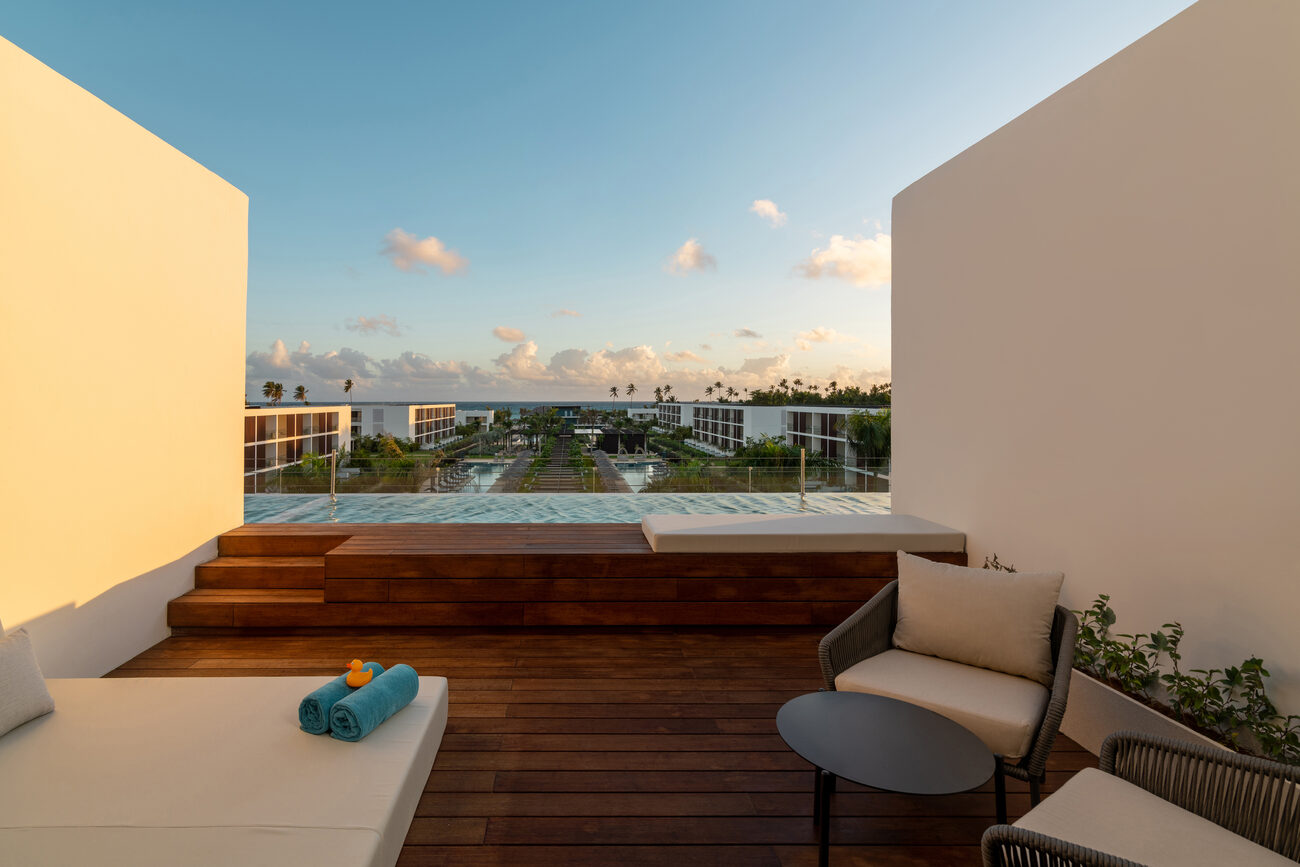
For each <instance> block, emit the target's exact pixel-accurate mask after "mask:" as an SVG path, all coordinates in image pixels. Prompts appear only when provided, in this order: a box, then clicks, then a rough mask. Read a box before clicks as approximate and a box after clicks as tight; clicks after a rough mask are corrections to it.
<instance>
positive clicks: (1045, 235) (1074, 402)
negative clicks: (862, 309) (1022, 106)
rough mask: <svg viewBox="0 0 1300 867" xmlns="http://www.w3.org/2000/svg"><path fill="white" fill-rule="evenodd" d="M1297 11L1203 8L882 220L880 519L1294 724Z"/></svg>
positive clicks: (1265, 3) (1298, 665)
mask: <svg viewBox="0 0 1300 867" xmlns="http://www.w3.org/2000/svg"><path fill="white" fill-rule="evenodd" d="M1297 45H1300V3H1296V2H1294V0H1203V2H1201V3H1199V4H1197V5H1195V6H1193V7H1191V8H1190V9H1188V10H1187V11H1186V12H1184V13H1182V14H1180V15H1179V16H1177V17H1176V18H1174V19H1173V20H1171V21H1170V22H1168V23H1166V24H1165V25H1163V26H1162V27H1160V28H1159V29H1157V30H1156V31H1154V32H1152V33H1151V34H1149V35H1148V36H1146V37H1145V38H1143V39H1141V40H1140V41H1138V42H1137V43H1135V44H1133V45H1132V46H1130V47H1129V48H1127V49H1126V50H1124V51H1123V52H1121V53H1120V54H1118V55H1116V56H1115V57H1113V58H1111V59H1109V60H1107V61H1106V62H1105V63H1103V64H1101V65H1100V66H1098V67H1097V68H1095V69H1093V70H1092V71H1091V72H1089V73H1088V74H1086V75H1084V76H1083V77H1082V78H1080V79H1078V80H1077V81H1075V82H1073V83H1072V84H1070V85H1069V86H1067V87H1065V88H1064V89H1062V90H1061V91H1059V92H1058V93H1056V94H1054V95H1052V96H1051V97H1049V98H1048V99H1046V100H1045V101H1043V102H1042V103H1040V104H1039V105H1037V106H1035V107H1033V108H1032V109H1030V110H1029V111H1027V112H1026V113H1025V114H1023V115H1021V116H1020V117H1018V118H1017V119H1016V120H1014V121H1012V122H1011V123H1009V124H1007V125H1006V126H1005V127H1003V128H1001V129H999V130H997V131H996V132H994V133H993V134H992V135H990V136H988V137H987V138H985V139H984V140H982V141H980V142H979V143H978V144H976V145H974V146H973V147H971V148H970V149H969V150H967V151H965V152H963V153H962V154H960V155H959V156H957V157H955V158H954V159H952V160H951V161H949V162H947V163H945V164H944V165H942V166H940V167H939V168H937V169H935V170H934V171H933V172H931V173H930V174H928V175H926V176H925V177H924V178H922V179H921V180H919V181H917V182H916V183H915V184H913V185H912V186H910V187H908V188H907V189H906V190H904V191H903V192H902V193H900V194H899V195H898V196H897V197H896V198H895V200H894V211H893V229H894V248H893V253H894V272H893V317H894V324H893V346H894V359H893V386H894V414H893V424H894V437H893V442H894V471H893V483H894V493H893V501H894V508H895V509H896V510H897V511H899V512H908V513H914V514H917V515H922V516H924V517H926V518H929V519H931V520H935V521H939V522H941V523H943V524H948V525H951V526H953V527H957V528H959V529H961V530H964V531H966V533H967V534H968V539H969V543H970V549H971V552H972V556H971V559H972V561H973V562H974V563H979V562H981V560H982V558H983V555H984V554H986V553H987V552H990V551H996V552H997V553H998V554H999V555H1000V556H1001V557H1002V558H1003V559H1004V560H1010V561H1012V562H1014V563H1015V564H1016V565H1017V566H1018V567H1020V568H1022V569H1024V568H1059V569H1063V570H1064V571H1065V572H1066V575H1067V579H1066V585H1065V591H1064V593H1065V601H1066V602H1067V603H1068V604H1069V605H1071V606H1072V607H1075V608H1078V607H1082V606H1084V605H1086V604H1087V603H1088V602H1089V601H1090V600H1091V599H1093V598H1094V597H1095V596H1096V595H1097V594H1098V593H1109V594H1111V595H1112V597H1113V598H1112V604H1113V605H1114V606H1115V608H1116V609H1117V611H1118V613H1119V617H1120V620H1119V624H1118V628H1119V630H1120V631H1130V632H1131V631H1147V630H1149V629H1153V628H1159V627H1160V625H1161V624H1162V623H1164V622H1166V621H1169V620H1180V621H1182V623H1183V625H1184V626H1185V627H1186V629H1187V633H1188V639H1187V647H1186V650H1187V655H1188V659H1187V661H1186V663H1185V666H1188V667H1197V666H1205V665H1212V666H1215V667H1222V666H1223V665H1224V664H1235V663H1237V662H1239V661H1241V659H1242V658H1244V657H1245V656H1247V655H1248V654H1258V655H1261V656H1263V657H1264V659H1265V661H1266V662H1267V663H1268V667H1269V669H1270V670H1271V671H1272V674H1273V680H1274V689H1275V693H1276V697H1277V698H1278V699H1279V700H1280V704H1282V705H1283V706H1284V707H1285V708H1286V709H1288V710H1290V711H1291V712H1300V630H1298V629H1297V628H1296V622H1297V612H1300V336H1298V335H1297V332H1298V331H1300V257H1298V256H1297V255H1296V250H1297V249H1298V245H1300V241H1297V238H1300V162H1298V161H1297V160H1298V157H1297V155H1300V51H1297V50H1296V46H1297Z"/></svg>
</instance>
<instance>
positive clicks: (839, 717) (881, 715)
mask: <svg viewBox="0 0 1300 867" xmlns="http://www.w3.org/2000/svg"><path fill="white" fill-rule="evenodd" d="M776 727H777V730H778V731H779V732H780V733H781V737H782V738H783V739H784V740H785V742H786V744H787V745H788V746H789V747H790V749H792V750H794V751H795V752H796V753H798V754H799V755H800V756H802V757H804V758H805V759H807V760H808V761H810V762H812V763H813V764H814V765H816V766H817V767H819V768H824V769H825V770H828V771H830V772H831V773H832V774H834V775H835V776H837V777H843V778H844V779H846V780H851V781H853V782H855V783H861V784H862V785H864V786H872V787H873V788H877V789H885V790H886V791H890V792H903V793H906V794H912V795H945V794H951V793H953V792H965V791H967V790H969V789H974V788H975V787H977V786H980V785H983V784H984V783H985V782H987V781H988V779H989V777H991V776H993V754H992V753H991V752H989V748H988V747H986V746H985V745H984V742H983V741H981V740H980V739H979V738H977V737H976V736H975V735H974V734H972V733H971V732H970V731H969V730H968V729H966V728H963V727H962V726H960V725H958V724H957V723H955V722H953V721H952V720H950V719H948V718H947V717H943V716H940V715H939V714H937V713H935V712H934V711H931V710H926V709H925V708H923V707H917V706H916V705H914V704H908V703H907V702H904V701H898V700H897V699H893V698H885V697H884V696H879V695H867V694H865V693H860V692H814V693H810V694H809V695H801V696H799V697H798V698H796V699H791V700H790V701H788V702H786V703H785V705H783V706H782V708H781V710H779V711H778V712H777V714H776Z"/></svg>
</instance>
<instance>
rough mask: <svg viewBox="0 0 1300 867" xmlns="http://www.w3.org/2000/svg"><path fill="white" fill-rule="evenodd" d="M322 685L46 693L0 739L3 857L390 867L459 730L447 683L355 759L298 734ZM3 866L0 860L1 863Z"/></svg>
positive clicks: (325, 740) (428, 680)
mask: <svg viewBox="0 0 1300 867" xmlns="http://www.w3.org/2000/svg"><path fill="white" fill-rule="evenodd" d="M325 680H326V678H325V677H247V678H205V677H195V678H188V677H186V678H106V679H85V680H50V681H48V684H49V688H50V692H51V694H53V696H54V700H55V706H56V710H55V711H54V712H53V713H51V714H48V715H47V716H44V717H41V718H39V719H36V720H33V721H31V722H29V723H27V724H26V725H23V726H19V727H18V728H17V729H15V730H14V731H12V732H10V733H9V734H8V735H6V736H5V737H4V738H0V780H4V783H5V784H4V786H3V787H0V852H6V853H8V852H23V853H24V857H22V858H21V859H19V860H18V861H17V862H16V863H21V864H27V865H48V864H67V863H95V864H116V863H121V864H174V865H224V864H241V865H253V864H258V865H260V864H266V865H280V864H291V863H304V864H307V863H309V864H312V865H313V867H335V865H337V867H344V865H348V867H358V865H364V867H380V865H384V867H391V865H393V864H395V863H396V862H397V857H398V855H399V853H400V852H401V847H402V843H403V842H404V840H405V838H406V832H407V830H408V829H409V827H410V823H411V818H412V816H413V815H414V813H415V807H416V804H417V802H418V801H419V798H420V794H421V792H422V791H423V789H424V784H425V782H426V780H427V779H428V777H429V771H430V769H431V768H432V766H433V759H434V756H435V754H436V753H437V750H438V745H439V743H440V742H441V740H442V733H443V730H444V729H445V728H446V724H447V681H446V679H445V678H441V677H422V678H420V692H419V695H418V696H417V697H416V699H415V700H414V701H413V702H412V703H411V704H409V705H408V706H407V707H405V708H403V709H402V710H400V711H398V712H397V713H396V714H395V715H394V716H393V717H392V718H390V719H389V720H388V721H386V722H385V723H384V724H383V725H381V726H380V727H379V728H377V729H375V731H374V732H372V733H371V734H370V735H368V736H367V737H366V738H365V739H364V740H362V741H360V742H358V743H345V742H343V741H339V740H335V739H334V738H331V737H329V736H328V735H309V734H307V733H306V732H303V731H300V730H299V728H298V702H299V700H300V699H301V698H302V697H303V696H304V695H306V694H307V693H308V692H310V691H311V690H313V689H315V688H316V687H317V686H319V685H320V684H321V683H323V682H324V681H325ZM0 860H2V859H0Z"/></svg>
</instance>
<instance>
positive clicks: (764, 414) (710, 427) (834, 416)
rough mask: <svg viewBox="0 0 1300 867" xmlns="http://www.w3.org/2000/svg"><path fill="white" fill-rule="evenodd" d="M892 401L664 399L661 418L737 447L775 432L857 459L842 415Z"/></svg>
mask: <svg viewBox="0 0 1300 867" xmlns="http://www.w3.org/2000/svg"><path fill="white" fill-rule="evenodd" d="M887 409H888V407H860V406H750V405H747V404H736V403H675V402H674V403H661V404H659V405H658V406H657V407H656V410H657V412H658V416H657V420H658V422H659V425H660V426H661V427H664V428H668V429H672V428H675V427H689V428H690V429H691V431H692V433H691V437H690V438H691V439H692V440H695V441H697V442H701V443H704V444H706V445H709V446H712V447H714V448H718V449H722V450H724V451H729V452H730V451H735V450H736V448H737V447H739V446H741V445H744V443H745V440H747V439H758V438H760V437H777V438H779V439H784V440H785V441H786V442H788V443H790V444H791V445H795V446H801V447H803V448H806V449H807V450H808V451H809V452H820V453H822V454H823V455H826V456H827V457H829V458H836V459H839V460H844V461H847V462H850V463H851V462H853V461H854V460H855V458H856V455H855V454H854V452H853V447H852V446H851V445H850V444H849V442H848V439H847V438H846V437H845V435H844V428H843V424H844V419H845V418H846V417H847V416H849V415H852V414H853V413H855V412H862V411H864V410H865V411H866V412H869V413H873V414H878V413H882V412H884V411H886V410H887Z"/></svg>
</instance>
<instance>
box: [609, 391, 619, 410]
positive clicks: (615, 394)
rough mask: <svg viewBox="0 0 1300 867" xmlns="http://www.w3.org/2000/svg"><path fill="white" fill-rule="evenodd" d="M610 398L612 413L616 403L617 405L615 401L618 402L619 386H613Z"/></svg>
mask: <svg viewBox="0 0 1300 867" xmlns="http://www.w3.org/2000/svg"><path fill="white" fill-rule="evenodd" d="M609 398H610V399H609V408H610V410H611V411H612V410H613V409H614V403H615V401H617V400H618V386H617V385H611V386H610V387H609Z"/></svg>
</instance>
